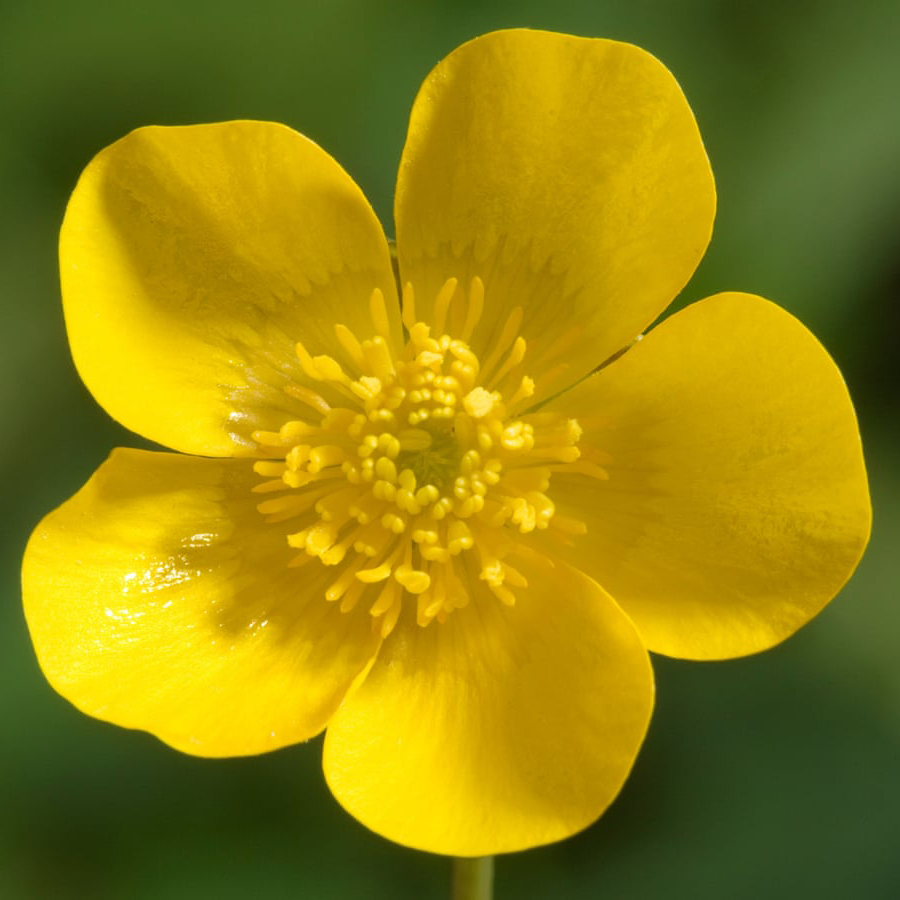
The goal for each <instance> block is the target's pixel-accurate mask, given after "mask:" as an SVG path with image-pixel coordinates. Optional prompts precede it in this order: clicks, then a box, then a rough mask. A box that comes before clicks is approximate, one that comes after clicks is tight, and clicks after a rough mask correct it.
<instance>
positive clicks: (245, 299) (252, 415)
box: [60, 122, 399, 456]
mask: <svg viewBox="0 0 900 900" xmlns="http://www.w3.org/2000/svg"><path fill="white" fill-rule="evenodd" d="M60 268H61V279H62V290H63V301H64V308H65V314H66V327H67V329H68V333H69V342H70V344H71V347H72V354H73V356H74V359H75V364H76V366H77V367H78V371H79V373H80V374H81V376H82V378H83V379H84V382H85V384H86V385H87V386H88V388H89V389H90V391H91V393H93V395H94V396H95V397H96V399H97V400H98V401H99V402H100V404H101V405H102V406H103V407H104V408H105V409H106V410H107V412H109V413H110V414H111V415H112V416H114V417H115V418H116V419H118V420H119V421H121V422H122V423H123V424H124V425H126V426H127V427H128V428H131V429H132V430H134V431H137V432H138V433H140V434H142V435H144V436H145V437H148V438H151V439H152V440H155V441H158V442H159V443H162V444H164V445H166V446H169V447H172V448H174V449H176V450H183V451H186V452H191V453H200V454H204V455H208V456H229V455H232V454H236V453H237V454H241V453H248V452H252V451H251V449H250V448H249V447H247V446H246V445H245V443H244V442H245V441H246V439H247V436H248V435H249V434H250V433H251V432H252V431H253V429H254V428H264V429H271V428H276V429H277V428H278V426H279V425H280V424H281V423H282V422H283V421H284V420H285V418H290V416H285V414H284V409H285V406H284V404H285V400H284V397H283V395H282V394H281V392H280V387H281V385H282V384H283V383H284V381H285V378H286V377H292V378H295V379H298V378H299V379H300V380H302V375H301V374H300V373H299V365H298V364H297V362H296V357H295V355H294V344H295V342H296V341H298V340H304V341H307V342H308V343H309V344H310V346H313V347H315V348H317V352H327V351H329V350H334V349H335V348H336V346H337V344H336V340H335V337H334V332H333V326H334V324H335V323H336V322H343V323H344V324H346V325H347V326H348V327H350V328H351V329H354V330H356V333H357V334H358V335H359V336H360V337H366V336H369V335H370V334H371V333H372V325H371V321H370V320H369V318H368V307H367V302H368V298H369V296H370V294H371V293H372V290H373V289H374V288H376V287H378V288H381V290H382V291H383V292H384V294H385V296H386V297H387V298H388V299H389V302H388V304H387V305H388V310H389V314H390V316H391V318H392V320H393V325H394V327H395V329H398V330H399V314H398V312H397V310H396V303H395V302H393V298H394V297H395V289H394V280H393V276H392V273H391V268H390V259H389V255H388V250H387V244H386V241H385V238H384V235H383V232H382V230H381V226H380V225H379V223H378V221H377V219H376V218H375V214H374V213H373V212H372V209H371V208H370V207H369V205H368V203H367V201H366V199H365V198H364V197H363V195H362V193H361V191H360V190H359V188H358V187H357V186H356V185H355V184H354V182H353V181H352V179H351V178H350V177H349V176H348V175H347V173H346V172H344V171H343V169H341V168H340V166H339V165H338V164H337V163H336V162H335V161H334V160H333V159H332V158H331V157H330V156H329V155H328V154H327V153H325V151H323V150H322V149H320V148H319V147H317V146H316V145H315V144H313V143H312V142H311V141H309V140H307V139H306V138H304V137H303V136H301V135H299V134H297V133H296V132H295V131H292V130H291V129H289V128H286V127H284V126H283V125H274V124H270V123H265V122H226V123H222V124H218V125H198V126H189V127H178V128H141V129H139V130H137V131H135V132H132V133H131V134H129V135H128V136H127V137H125V138H123V139H122V140H120V141H118V142H117V143H115V144H113V145H112V146H111V147H108V148H107V149H105V150H103V151H102V152H101V153H100V154H98V156H96V157H95V158H94V160H93V161H92V162H91V164H90V165H89V166H88V167H87V169H86V170H85V171H84V173H83V175H82V176H81V179H80V181H79V182H78V186H77V187H76V189H75V192H74V194H73V195H72V199H71V200H70V202H69V206H68V210H67V212H66V218H65V222H64V223H63V228H62V234H61V237H60ZM398 333H399V331H398Z"/></svg>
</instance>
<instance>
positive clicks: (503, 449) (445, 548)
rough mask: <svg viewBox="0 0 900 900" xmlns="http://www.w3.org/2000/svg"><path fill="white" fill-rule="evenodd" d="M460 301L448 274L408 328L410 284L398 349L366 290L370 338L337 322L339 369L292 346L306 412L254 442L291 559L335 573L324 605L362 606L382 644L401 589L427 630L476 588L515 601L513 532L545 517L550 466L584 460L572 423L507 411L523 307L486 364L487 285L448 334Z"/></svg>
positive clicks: (272, 514) (517, 378) (521, 397)
mask: <svg viewBox="0 0 900 900" xmlns="http://www.w3.org/2000/svg"><path fill="white" fill-rule="evenodd" d="M456 293H457V282H456V279H450V280H449V281H448V282H447V283H446V284H445V285H444V286H443V288H442V289H441V291H440V292H439V294H438V296H437V298H436V301H435V306H434V313H433V317H432V324H431V325H428V324H426V323H424V322H421V321H417V319H416V316H415V301H414V297H413V291H412V288H411V286H407V287H406V289H405V290H404V292H403V322H404V325H405V328H406V333H407V340H406V343H405V346H403V347H396V346H395V343H394V341H392V339H391V334H390V326H389V320H388V316H387V312H386V309H385V303H384V297H383V295H382V293H381V291H380V290H377V289H376V290H375V291H374V292H373V294H372V296H371V299H370V304H369V308H370V313H371V319H372V323H373V329H374V334H373V335H372V336H371V337H369V338H366V339H364V340H360V339H359V338H357V336H356V335H355V334H353V332H351V331H350V329H349V328H347V327H346V326H344V325H337V326H336V327H335V336H336V338H337V341H338V343H339V345H340V347H341V349H342V351H343V353H342V358H341V359H340V360H339V359H335V358H334V357H332V356H312V355H311V354H310V353H309V351H308V350H307V348H306V347H305V346H304V345H303V344H298V345H297V356H298V359H299V361H300V365H301V367H302V369H303V372H304V374H305V375H306V377H307V379H308V380H309V382H310V384H311V385H312V386H309V385H306V384H297V383H292V384H289V385H288V386H287V387H286V388H285V390H286V392H287V393H288V394H289V395H291V396H292V397H294V398H295V399H296V400H298V401H300V402H301V404H302V406H303V407H305V409H306V410H308V413H307V414H305V415H303V416H302V417H299V418H297V419H294V420H291V421H288V422H286V423H285V424H284V425H283V426H282V427H281V429H280V430H279V431H278V432H263V431H257V432H255V433H254V435H253V439H254V440H255V441H256V442H257V444H258V445H259V447H260V449H261V451H262V452H264V453H265V454H266V455H267V456H270V457H272V459H267V460H264V461H260V462H257V463H256V465H255V469H256V471H257V473H258V474H260V475H262V476H265V477H266V478H267V479H268V480H266V481H264V482H263V483H262V484H260V485H259V486H258V487H257V488H256V490H258V491H260V492H263V493H267V492H278V494H279V496H277V497H274V498H271V499H267V500H264V501H263V502H261V503H260V504H259V505H258V508H259V510H260V512H261V513H262V514H263V515H265V516H266V517H267V519H268V520H269V521H270V522H281V521H288V520H294V522H295V525H296V526H297V527H296V528H295V530H294V531H292V532H291V533H290V534H289V535H288V538H287V540H288V542H289V544H290V545H291V546H292V547H295V548H297V549H298V550H299V551H301V552H300V554H299V555H298V556H297V557H296V558H295V560H294V563H293V564H294V565H306V564H309V563H310V562H312V561H318V563H319V564H322V565H325V566H329V567H333V568H334V571H335V577H334V580H333V581H332V583H331V584H330V585H329V586H328V587H327V589H326V590H325V599H326V600H328V601H331V602H340V604H341V609H342V610H344V611H349V610H351V609H353V608H354V607H355V606H357V604H359V603H361V602H364V603H365V604H368V607H369V612H370V614H371V615H372V616H373V619H374V621H375V623H376V627H377V628H378V629H379V630H380V631H381V634H382V635H383V636H386V635H387V634H389V633H390V631H391V630H392V629H393V628H394V626H395V624H396V622H397V619H398V617H399V615H400V612H401V609H402V605H403V598H404V596H405V595H407V594H408V595H412V596H414V597H415V598H416V603H417V609H416V617H417V621H418V623H419V624H420V625H423V626H424V625H428V624H429V623H430V622H431V621H432V620H434V619H437V620H438V621H444V620H445V619H446V617H447V615H448V614H449V613H450V612H452V611H453V610H454V609H457V608H460V607H463V606H465V605H467V604H468V603H469V602H470V600H471V598H472V597H473V596H478V595H480V594H482V593H483V592H484V591H485V590H487V591H489V592H490V593H492V594H493V595H494V596H496V597H497V598H498V599H499V600H500V601H501V602H503V603H505V604H507V605H510V606H511V605H513V604H514V603H515V594H514V592H513V589H514V588H521V587H525V586H526V585H527V581H526V579H525V577H524V576H523V575H522V574H521V573H520V572H519V571H518V570H517V569H516V568H514V567H513V566H512V565H511V564H510V562H509V558H510V557H511V556H514V555H515V553H516V546H515V535H516V533H519V534H527V533H529V532H533V531H535V530H542V529H546V528H547V527H548V526H549V525H550V524H551V522H552V520H553V518H554V513H555V508H554V505H553V502H552V501H551V500H550V498H549V496H548V495H547V489H548V487H549V483H550V476H551V473H552V471H553V470H554V469H558V468H559V467H560V466H566V465H569V464H572V463H574V462H575V460H577V459H578V457H579V455H580V454H579V450H578V448H577V447H576V444H577V442H578V439H579V437H580V434H581V429H580V428H579V426H578V423H577V422H576V421H575V420H573V419H566V418H565V417H563V416H558V415H553V414H546V413H531V414H528V413H525V414H517V413H516V411H517V410H518V409H519V408H520V407H522V406H523V404H524V402H525V401H527V399H528V398H529V397H530V396H531V395H532V394H533V392H534V383H533V381H532V380H531V379H530V378H529V377H528V376H527V375H522V374H520V371H519V370H520V367H521V364H522V360H523V358H524V356H525V340H524V338H522V337H521V336H520V335H517V332H518V329H519V326H520V324H521V318H522V310H521V308H516V309H515V310H514V311H513V312H512V314H511V315H510V317H509V319H508V320H507V322H506V324H505V326H504V327H503V328H502V329H501V330H500V336H499V338H498V339H497V341H496V342H495V344H494V346H493V348H492V349H491V351H490V353H489V354H488V356H487V358H486V359H485V360H484V362H483V363H481V362H480V361H479V359H478V357H477V356H476V354H475V353H474V352H473V351H472V349H471V347H470V346H469V343H468V342H469V341H470V340H471V336H472V334H473V332H474V331H475V329H476V327H477V325H478V323H479V320H480V318H481V311H482V307H483V299H484V288H483V285H482V283H481V281H480V279H478V278H475V279H473V281H472V284H471V285H470V289H469V291H468V296H467V298H466V299H467V301H468V302H467V305H466V309H465V319H464V323H463V325H462V327H461V328H460V333H459V336H457V337H453V336H451V335H449V334H446V333H444V324H445V321H446V319H447V313H448V310H449V308H450V304H451V302H452V301H453V300H454V296H455V295H456ZM458 318H461V317H458ZM504 392H505V393H506V394H507V396H508V399H507V400H504ZM582 465H583V464H582ZM573 524H574V525H575V530H576V531H577V530H581V529H579V528H578V525H579V523H571V522H567V523H563V522H560V525H561V526H562V527H563V529H564V530H566V531H567V532H568V533H571V532H572V530H573V529H572V525H573Z"/></svg>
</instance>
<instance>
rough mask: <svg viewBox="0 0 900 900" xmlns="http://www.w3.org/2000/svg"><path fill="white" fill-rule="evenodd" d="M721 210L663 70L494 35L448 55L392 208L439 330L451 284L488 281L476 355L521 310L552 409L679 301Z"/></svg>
mask: <svg viewBox="0 0 900 900" xmlns="http://www.w3.org/2000/svg"><path fill="white" fill-rule="evenodd" d="M714 208H715V188H714V185H713V179H712V173H711V171H710V168H709V163H708V161H707V158H706V153H705V151H704V149H703V145H702V143H701V140H700V135H699V132H698V130H697V125H696V123H695V121H694V117H693V114H692V113H691V110H690V107H689V106H688V104H687V101H686V100H685V98H684V95H683V94H682V92H681V89H680V88H679V86H678V84H677V83H676V81H675V79H674V78H673V77H672V75H671V74H670V73H669V72H668V70H667V69H666V68H665V67H664V66H663V65H662V64H661V63H660V62H659V61H657V60H656V59H654V58H653V57H652V56H650V55H649V54H647V53H645V52H644V51H643V50H640V49H638V48H637V47H634V46H631V45H629V44H622V43H618V42H615V41H608V40H594V39H586V38H577V37H571V36H568V35H561V34H549V33H547V32H541V31H526V30H515V31H500V32H495V33H493V34H488V35H486V36H484V37H481V38H477V39H476V40H474V41H471V42H470V43H468V44H465V45H463V46H462V47H460V48H459V49H458V50H455V51H454V52H453V53H451V54H450V56H448V57H447V58H446V59H445V60H444V61H443V62H441V63H440V64H439V65H438V66H437V68H435V69H434V71H433V72H432V73H431V74H430V75H429V76H428V78H427V79H426V80H425V83H424V85H423V86H422V89H421V91H420V92H419V95H418V97H417V98H416V101H415V104H414V106H413V110H412V115H411V118H410V124H409V133H408V136H407V141H406V146H405V148H404V151H403V158H402V161H401V164H400V172H399V176H398V181H397V197H396V204H395V218H396V224H397V247H398V253H399V260H400V268H401V273H402V274H401V277H402V279H403V280H404V281H405V280H406V279H410V280H411V281H412V283H413V285H414V287H415V289H416V290H415V297H416V308H417V310H418V311H419V315H420V318H423V319H424V320H425V321H427V320H428V316H429V314H430V309H431V304H432V303H433V301H434V298H435V296H436V294H437V291H438V289H439V288H440V286H441V285H442V284H443V283H444V280H445V279H447V278H448V277H450V276H456V277H458V278H459V279H460V281H461V284H462V285H464V286H465V285H468V284H469V281H470V279H471V277H472V276H473V275H478V276H480V277H481V279H482V280H483V282H484V287H485V299H484V304H485V306H484V316H483V319H482V323H481V325H480V326H479V329H478V331H476V333H475V338H474V340H473V345H474V348H475V349H476V351H477V352H479V353H482V352H484V351H485V349H486V348H487V347H489V346H490V342H491V341H492V340H495V339H496V335H497V334H499V332H500V330H501V329H502V326H503V324H504V323H505V321H506V319H507V317H508V316H509V314H510V311H511V310H512V309H514V308H515V307H516V306H518V305H520V306H522V308H523V313H524V317H523V322H522V326H521V329H520V331H521V334H522V335H523V336H524V337H525V339H526V340H527V341H528V357H527V358H528V363H529V367H530V371H531V374H532V375H535V376H536V381H537V392H536V394H535V400H540V399H541V398H542V397H546V396H549V395H551V394H553V393H554V392H556V391H558V390H560V389H562V388H564V387H566V386H567V385H570V384H573V383H574V382H575V381H576V380H577V379H578V378H580V377H581V376H583V375H585V374H586V373H587V372H589V371H590V370H591V369H593V368H594V367H595V366H597V365H599V364H600V363H601V362H603V361H604V360H605V359H607V358H608V357H609V356H611V355H612V354H613V353H615V352H617V351H618V350H620V349H621V348H622V347H623V346H625V345H626V344H627V343H628V342H629V341H631V340H632V339H633V338H634V337H635V336H636V335H637V334H639V333H640V332H641V331H642V330H643V329H644V327H645V326H646V325H647V324H648V323H650V322H651V321H652V320H653V319H655V318H656V316H657V315H658V314H659V313H660V312H661V311H662V310H663V309H664V308H665V307H666V306H667V305H668V303H669V302H670V301H671V300H672V298H673V297H674V296H675V295H676V294H677V293H678V291H679V290H680V289H681V288H682V287H683V286H684V284H685V283H686V282H687V280H688V278H689V277H690V275H691V273H692V272H693V271H694V269H695V267H696V265H697V263H698V261H699V260H700V257H701V256H702V255H703V252H704V250H705V248H706V245H707V243H708V242H709V237H710V233H711V229H712V222H713V216H714ZM464 307H465V305H464V304H458V305H457V307H456V308H455V314H456V315H457V317H458V319H460V320H461V317H462V316H463V315H464V314H465V308H464ZM458 324H459V323H457V325H458Z"/></svg>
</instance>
